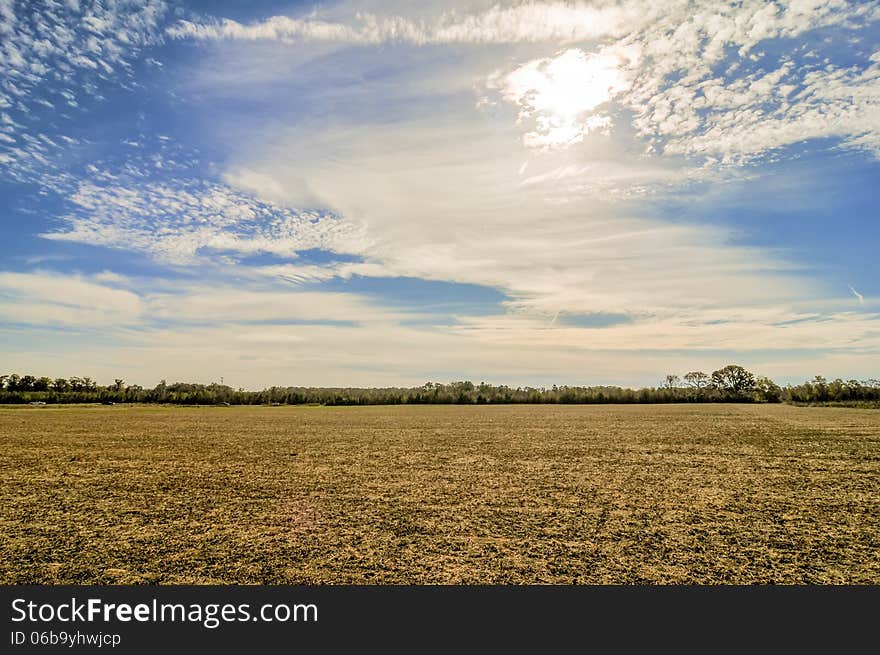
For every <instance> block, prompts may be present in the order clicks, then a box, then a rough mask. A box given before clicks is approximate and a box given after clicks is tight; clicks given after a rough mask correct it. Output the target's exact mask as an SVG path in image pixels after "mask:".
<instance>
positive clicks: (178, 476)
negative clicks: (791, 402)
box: [0, 405, 880, 584]
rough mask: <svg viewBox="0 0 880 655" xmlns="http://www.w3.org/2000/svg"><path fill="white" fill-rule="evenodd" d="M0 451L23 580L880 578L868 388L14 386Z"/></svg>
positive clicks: (18, 579) (8, 522) (2, 548)
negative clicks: (617, 399)
mask: <svg viewBox="0 0 880 655" xmlns="http://www.w3.org/2000/svg"><path fill="white" fill-rule="evenodd" d="M294 453H295V455H294ZM0 469H2V487H0V502H2V525H0V581H2V582H4V583H19V584H23V583H49V584H61V583H94V582H97V583H292V584H295V583H307V584H312V583H599V582H604V583H631V582H638V583H751V582H765V583H766V582H775V583H800V582H813V583H844V582H848V583H874V584H877V583H880V412H877V411H872V410H858V409H840V408H798V407H786V406H769V407H768V406H744V405H743V406H734V405H714V406H693V405H691V406H682V405H679V406H671V405H667V406H662V405H661V406H658V405H654V406H629V407H620V406H595V407H585V406H505V407H439V406H434V407H365V408H323V407H299V408H294V407H281V408H269V407H254V408H171V407H146V406H141V407H133V408H130V407H118V406H117V407H88V408H82V407H79V408H55V407H50V408H39V409H36V408H18V409H0Z"/></svg>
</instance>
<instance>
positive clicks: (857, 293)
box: [849, 285, 865, 305]
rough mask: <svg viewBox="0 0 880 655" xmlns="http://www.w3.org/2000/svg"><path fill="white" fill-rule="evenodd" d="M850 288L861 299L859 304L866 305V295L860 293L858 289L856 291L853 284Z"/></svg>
mask: <svg viewBox="0 0 880 655" xmlns="http://www.w3.org/2000/svg"><path fill="white" fill-rule="evenodd" d="M849 290H850V291H852V292H853V295H854V296H855V297H856V298H858V299H859V304H860V305H864V304H865V297H864V296H863V295H862V294H860V293H859V292H858V291H856V290H855V289H853V288H852V285H849Z"/></svg>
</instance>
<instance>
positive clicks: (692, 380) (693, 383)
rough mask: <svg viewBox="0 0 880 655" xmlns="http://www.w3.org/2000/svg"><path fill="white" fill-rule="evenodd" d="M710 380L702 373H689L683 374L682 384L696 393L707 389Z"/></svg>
mask: <svg viewBox="0 0 880 655" xmlns="http://www.w3.org/2000/svg"><path fill="white" fill-rule="evenodd" d="M711 380H712V379H711V378H710V377H709V376H708V375H707V374H706V373H703V372H702V371H691V372H690V373H685V375H684V383H685V384H686V385H687V386H689V387H691V388H692V389H696V390H697V391H700V390H702V389H705V388H706V387H708V386H709V383H710V382H711Z"/></svg>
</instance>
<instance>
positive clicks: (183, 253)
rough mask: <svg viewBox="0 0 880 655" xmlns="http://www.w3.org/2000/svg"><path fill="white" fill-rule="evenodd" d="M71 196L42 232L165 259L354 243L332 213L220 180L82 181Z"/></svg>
mask: <svg viewBox="0 0 880 655" xmlns="http://www.w3.org/2000/svg"><path fill="white" fill-rule="evenodd" d="M70 201H71V203H72V204H73V205H74V206H75V207H76V211H75V212H73V213H71V214H68V215H67V216H65V217H64V222H65V224H66V225H65V228H64V229H62V230H58V231H54V232H49V233H45V234H43V235H42V236H43V237H44V238H47V239H52V240H56V241H74V242H79V243H88V244H91V245H100V246H107V247H111V248H122V249H127V250H140V251H143V252H146V253H149V254H151V255H153V256H154V257H155V258H157V259H159V260H162V261H165V262H169V263H176V264H183V263H188V262H193V261H194V260H195V259H196V258H197V257H198V255H199V254H205V253H212V252H213V253H228V254H232V255H253V254H258V253H272V254H275V255H279V256H284V257H291V258H292V257H296V254H297V251H300V250H308V249H311V248H321V249H325V250H333V249H340V248H346V249H347V250H353V249H356V248H358V247H359V243H360V239H359V236H358V233H357V231H356V229H354V228H353V227H352V226H351V225H349V224H346V223H344V222H343V221H341V220H339V219H338V218H337V217H335V216H333V215H330V214H327V213H321V212H315V211H295V210H291V209H286V208H282V207H279V206H277V205H274V204H272V203H271V202H262V201H259V200H257V199H255V198H254V197H252V196H250V195H248V194H246V193H242V192H239V191H235V190H233V189H231V188H229V187H228V186H226V185H222V184H209V183H202V182H174V183H168V184H158V183H141V184H139V185H131V186H120V185H115V184H112V183H111V184H105V185H97V184H93V183H91V182H81V183H80V184H79V186H78V187H77V188H76V190H75V192H74V193H73V194H72V195H71V196H70Z"/></svg>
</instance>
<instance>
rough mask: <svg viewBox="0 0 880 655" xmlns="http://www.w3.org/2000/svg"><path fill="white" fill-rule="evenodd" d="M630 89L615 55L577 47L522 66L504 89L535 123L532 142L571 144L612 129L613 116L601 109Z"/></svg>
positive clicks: (529, 136)
mask: <svg viewBox="0 0 880 655" xmlns="http://www.w3.org/2000/svg"><path fill="white" fill-rule="evenodd" d="M627 87H628V83H627V81H626V80H625V79H624V77H623V75H622V74H621V71H620V68H619V66H618V61H617V60H616V58H615V57H611V56H607V55H596V54H588V53H585V52H584V51H582V50H580V49H578V48H572V49H570V50H566V51H565V52H563V53H562V54H560V55H558V56H556V57H554V58H545V59H537V60H535V61H531V62H529V63H527V64H524V65H523V66H520V67H519V68H517V69H516V70H515V71H513V72H512V73H510V74H509V75H507V77H505V78H504V86H503V93H504V98H505V99H506V100H508V101H509V102H512V103H514V104H516V105H518V106H519V107H520V120H521V121H523V122H525V121H527V120H533V121H534V129H533V130H531V131H530V132H528V133H526V135H525V136H524V138H523V140H524V143H525V144H526V145H528V146H531V147H539V148H565V147H568V146H570V145H573V144H575V143H579V142H580V141H583V139H584V137H585V136H586V135H587V134H589V133H591V132H595V131H599V130H607V129H608V128H610V127H611V118H610V116H608V115H607V114H600V113H597V111H596V110H597V109H598V108H599V107H600V106H601V105H603V104H604V103H606V102H608V101H610V100H611V99H612V98H614V96H615V95H617V94H618V93H620V92H621V91H624V90H626V88H627Z"/></svg>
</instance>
